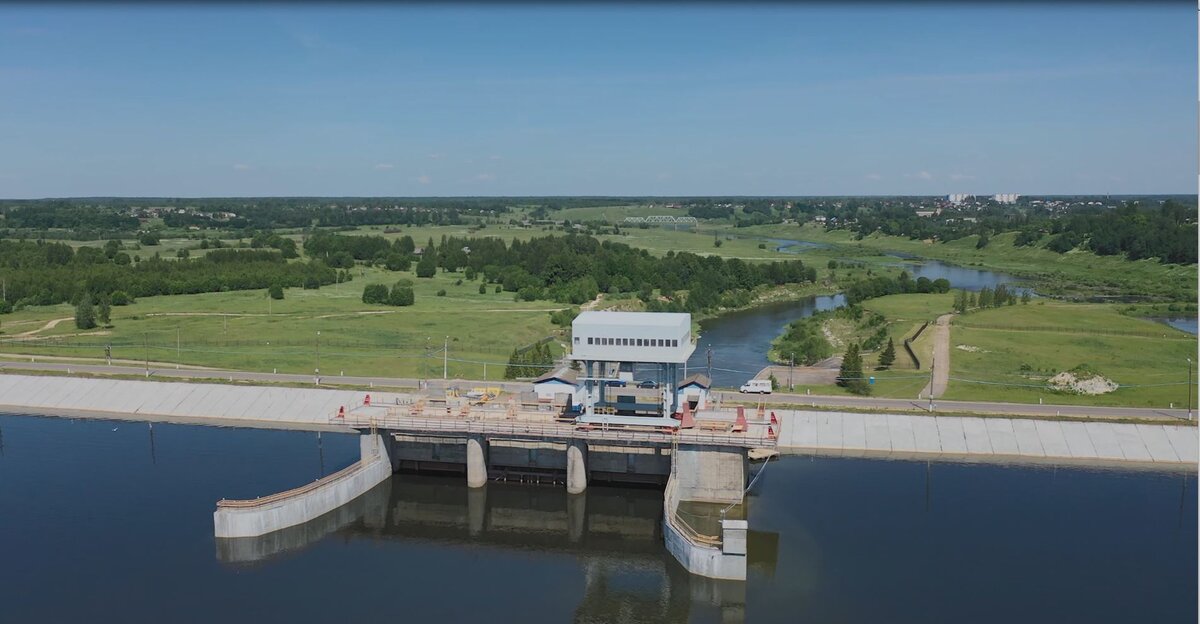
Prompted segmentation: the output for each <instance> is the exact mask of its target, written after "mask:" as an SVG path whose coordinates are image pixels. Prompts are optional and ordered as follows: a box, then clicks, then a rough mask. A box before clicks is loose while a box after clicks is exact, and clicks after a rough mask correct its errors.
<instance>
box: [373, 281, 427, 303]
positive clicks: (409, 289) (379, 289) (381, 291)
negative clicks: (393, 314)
mask: <svg viewBox="0 0 1200 624" xmlns="http://www.w3.org/2000/svg"><path fill="white" fill-rule="evenodd" d="M416 301H417V297H416V294H415V293H414V292H413V284H412V282H410V281H409V280H400V281H399V282H396V284H395V285H393V286H392V288H391V290H388V287H387V286H385V285H383V284H368V285H367V286H366V287H365V288H363V294H362V302H363V303H378V304H383V305H392V306H410V305H412V304H414V303H416Z"/></svg>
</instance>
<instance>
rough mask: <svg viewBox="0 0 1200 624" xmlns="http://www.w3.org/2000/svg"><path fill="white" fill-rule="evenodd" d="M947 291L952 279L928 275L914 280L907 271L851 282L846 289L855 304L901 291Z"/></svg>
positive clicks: (851, 302) (848, 297) (848, 301)
mask: <svg viewBox="0 0 1200 624" xmlns="http://www.w3.org/2000/svg"><path fill="white" fill-rule="evenodd" d="M947 292H950V281H949V280H947V279H945V278H942V277H939V278H938V279H935V280H930V279H929V278H927V277H918V278H917V279H916V280H915V281H914V280H913V279H912V278H911V277H910V276H909V275H908V272H907V271H901V272H900V275H899V276H898V277H888V276H886V275H880V276H877V277H872V278H869V279H865V280H861V281H858V282H855V283H853V284H851V285H850V286H849V287H848V288H847V289H846V302H847V303H850V304H855V303H860V302H862V301H866V300H867V299H874V298H875V297H883V296H886V295H896V294H901V293H947Z"/></svg>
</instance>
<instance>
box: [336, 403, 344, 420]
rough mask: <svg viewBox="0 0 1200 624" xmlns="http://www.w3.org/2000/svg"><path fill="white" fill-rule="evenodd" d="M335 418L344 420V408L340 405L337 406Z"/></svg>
mask: <svg viewBox="0 0 1200 624" xmlns="http://www.w3.org/2000/svg"><path fill="white" fill-rule="evenodd" d="M337 417H338V418H345V417H346V406H345V405H341V406H339V407H338V415H337Z"/></svg>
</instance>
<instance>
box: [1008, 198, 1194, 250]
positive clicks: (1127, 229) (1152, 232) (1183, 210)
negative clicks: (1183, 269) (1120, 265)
mask: <svg viewBox="0 0 1200 624" xmlns="http://www.w3.org/2000/svg"><path fill="white" fill-rule="evenodd" d="M1041 231H1046V232H1047V233H1049V234H1052V235H1055V236H1054V238H1053V239H1051V240H1050V242H1049V243H1047V245H1046V248H1047V249H1049V250H1051V251H1057V252H1059V253H1065V252H1067V251H1070V250H1072V249H1075V248H1077V247H1082V248H1084V249H1087V250H1088V251H1091V252H1093V253H1095V254H1097V255H1100V256H1112V255H1124V256H1125V257H1126V258H1128V259H1130V260H1142V259H1145V258H1158V259H1159V261H1160V262H1168V263H1175V264H1193V263H1195V262H1196V253H1197V239H1196V212H1195V208H1189V207H1187V206H1184V205H1182V204H1180V203H1178V202H1175V201H1174V200H1170V199H1168V200H1166V201H1164V202H1163V204H1162V206H1160V207H1159V209H1158V210H1152V209H1144V208H1142V207H1141V206H1140V205H1139V204H1138V203H1137V202H1126V203H1125V204H1123V205H1122V206H1121V207H1120V208H1117V209H1116V210H1111V211H1104V212H1098V211H1093V212H1085V213H1081V214H1075V215H1071V216H1070V217H1066V218H1062V219H1055V220H1053V221H1052V222H1051V223H1050V224H1049V226H1048V227H1044V228H1042V229H1041V230H1039V232H1041ZM1035 236H1037V235H1026V236H1025V237H1024V238H1023V239H1022V241H1021V242H1025V243H1026V244H1033V242H1032V241H1030V240H1029V239H1031V238H1035ZM1038 237H1039V238H1040V236H1038ZM1035 240H1036V239H1035Z"/></svg>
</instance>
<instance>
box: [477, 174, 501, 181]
mask: <svg viewBox="0 0 1200 624" xmlns="http://www.w3.org/2000/svg"><path fill="white" fill-rule="evenodd" d="M475 179H476V180H479V181H480V182H491V181H492V180H495V179H496V174H494V173H481V174H479V175H477V176H475Z"/></svg>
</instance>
